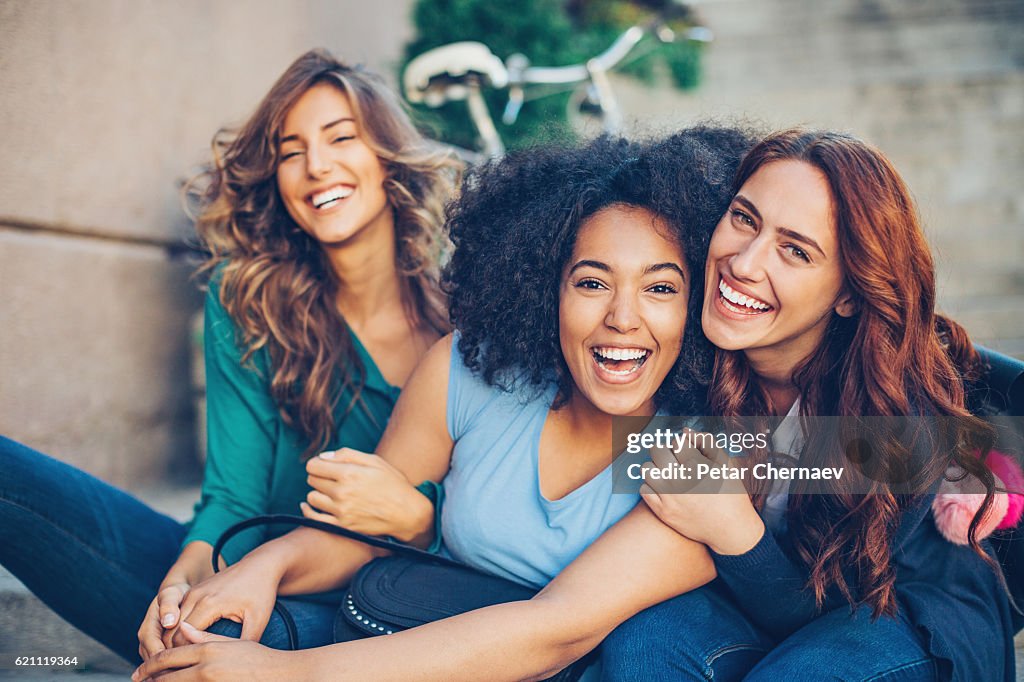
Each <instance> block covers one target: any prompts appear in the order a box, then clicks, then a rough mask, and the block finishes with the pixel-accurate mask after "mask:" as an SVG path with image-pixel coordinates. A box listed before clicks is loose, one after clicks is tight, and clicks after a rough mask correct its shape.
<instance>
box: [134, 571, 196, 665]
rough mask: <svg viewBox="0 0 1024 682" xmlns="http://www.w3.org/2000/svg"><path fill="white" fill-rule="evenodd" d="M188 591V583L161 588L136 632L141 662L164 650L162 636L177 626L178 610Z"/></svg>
mask: <svg viewBox="0 0 1024 682" xmlns="http://www.w3.org/2000/svg"><path fill="white" fill-rule="evenodd" d="M188 590H189V585H188V583H183V582H182V583H173V584H170V585H166V586H163V587H161V589H160V591H159V592H158V593H157V595H156V597H155V598H154V599H153V601H152V602H151V603H150V605H149V609H148V610H147V611H146V617H145V618H144V619H143V620H142V625H140V626H139V632H138V635H139V656H142V660H144V661H146V660H149V657H150V656H153V655H155V654H157V653H159V652H161V651H163V650H164V649H165V648H166V647H165V645H164V642H163V636H164V634H166V633H167V632H168V631H170V630H173V628H175V627H176V626H177V625H178V617H179V615H180V611H179V608H180V606H181V602H182V600H183V599H184V598H185V595H186V594H188Z"/></svg>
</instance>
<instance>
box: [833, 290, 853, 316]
mask: <svg viewBox="0 0 1024 682" xmlns="http://www.w3.org/2000/svg"><path fill="white" fill-rule="evenodd" d="M834 308H835V311H836V315H839V317H853V315H854V313H856V312H857V303H856V302H855V301H854V300H853V296H852V295H850V294H847V293H842V294H840V295H839V298H837V299H836V304H835V306H834Z"/></svg>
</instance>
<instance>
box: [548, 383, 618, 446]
mask: <svg viewBox="0 0 1024 682" xmlns="http://www.w3.org/2000/svg"><path fill="white" fill-rule="evenodd" d="M559 412H560V413H561V414H560V415H559V416H560V417H561V419H562V423H563V424H565V425H566V427H568V430H569V431H570V433H573V434H578V435H579V437H580V439H581V440H586V439H588V437H591V438H592V437H593V436H594V435H595V434H602V437H605V435H604V434H607V438H608V439H611V429H612V416H611V415H610V414H608V413H607V412H602V411H601V410H599V409H597V408H596V407H594V404H593V403H591V402H590V401H589V400H587V399H586V398H584V397H582V396H581V395H580V393H579V391H574V392H573V394H572V397H570V398H569V402H567V403H566V404H565V406H564V407H563V408H562V409H560V410H559Z"/></svg>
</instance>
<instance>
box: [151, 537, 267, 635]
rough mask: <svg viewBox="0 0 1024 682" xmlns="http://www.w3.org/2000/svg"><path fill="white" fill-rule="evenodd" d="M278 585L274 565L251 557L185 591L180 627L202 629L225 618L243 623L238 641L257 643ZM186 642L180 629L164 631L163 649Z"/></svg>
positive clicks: (264, 626) (256, 557) (265, 625)
mask: <svg viewBox="0 0 1024 682" xmlns="http://www.w3.org/2000/svg"><path fill="white" fill-rule="evenodd" d="M280 582H281V571H280V570H279V569H278V568H277V567H276V566H274V565H273V564H270V563H269V562H268V561H267V560H266V559H263V560H261V559H260V558H259V557H258V556H253V555H250V556H248V557H246V558H244V559H242V560H241V561H240V562H238V563H237V564H235V565H233V566H229V567H227V568H225V569H224V570H223V571H221V572H220V573H217V574H216V575H213V576H210V577H209V578H207V579H206V580H204V581H203V582H201V583H199V584H198V585H196V586H195V587H193V588H192V589H190V590H189V591H188V594H187V595H185V598H184V599H183V600H182V602H181V607H180V608H181V615H180V621H181V625H182V626H184V625H186V624H187V625H191V626H193V627H195V628H197V629H199V630H205V629H207V628H208V627H210V626H211V625H212V624H213V623H215V622H217V621H218V620H220V619H221V618H227V619H229V620H233V621H235V622H236V623H241V624H242V634H241V639H243V640H253V641H256V640H259V638H260V636H262V635H263V630H264V629H265V628H266V627H267V623H268V622H270V615H271V613H272V612H273V610H274V602H275V601H276V599H277V588H278V585H279V584H280ZM188 643H189V641H188V639H187V638H186V637H185V635H184V633H183V632H182V629H181V628H180V627H179V628H173V629H169V630H165V632H164V635H163V645H164V648H167V649H170V648H172V647H176V646H183V645H185V644H188Z"/></svg>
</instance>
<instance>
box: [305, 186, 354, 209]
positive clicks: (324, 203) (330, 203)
mask: <svg viewBox="0 0 1024 682" xmlns="http://www.w3.org/2000/svg"><path fill="white" fill-rule="evenodd" d="M355 191H356V190H355V188H354V187H344V186H342V185H338V186H337V187H331V188H330V189H328V190H324V191H323V192H317V193H316V194H313V195H312V196H310V197H309V202H310V203H311V204H313V208H315V209H316V210H318V211H322V210H325V209H328V208H333V207H334V206H337V205H338V204H340V203H341V202H342V201H344V200H345V199H348V198H349V197H350V196H352V193H353V192H355Z"/></svg>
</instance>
